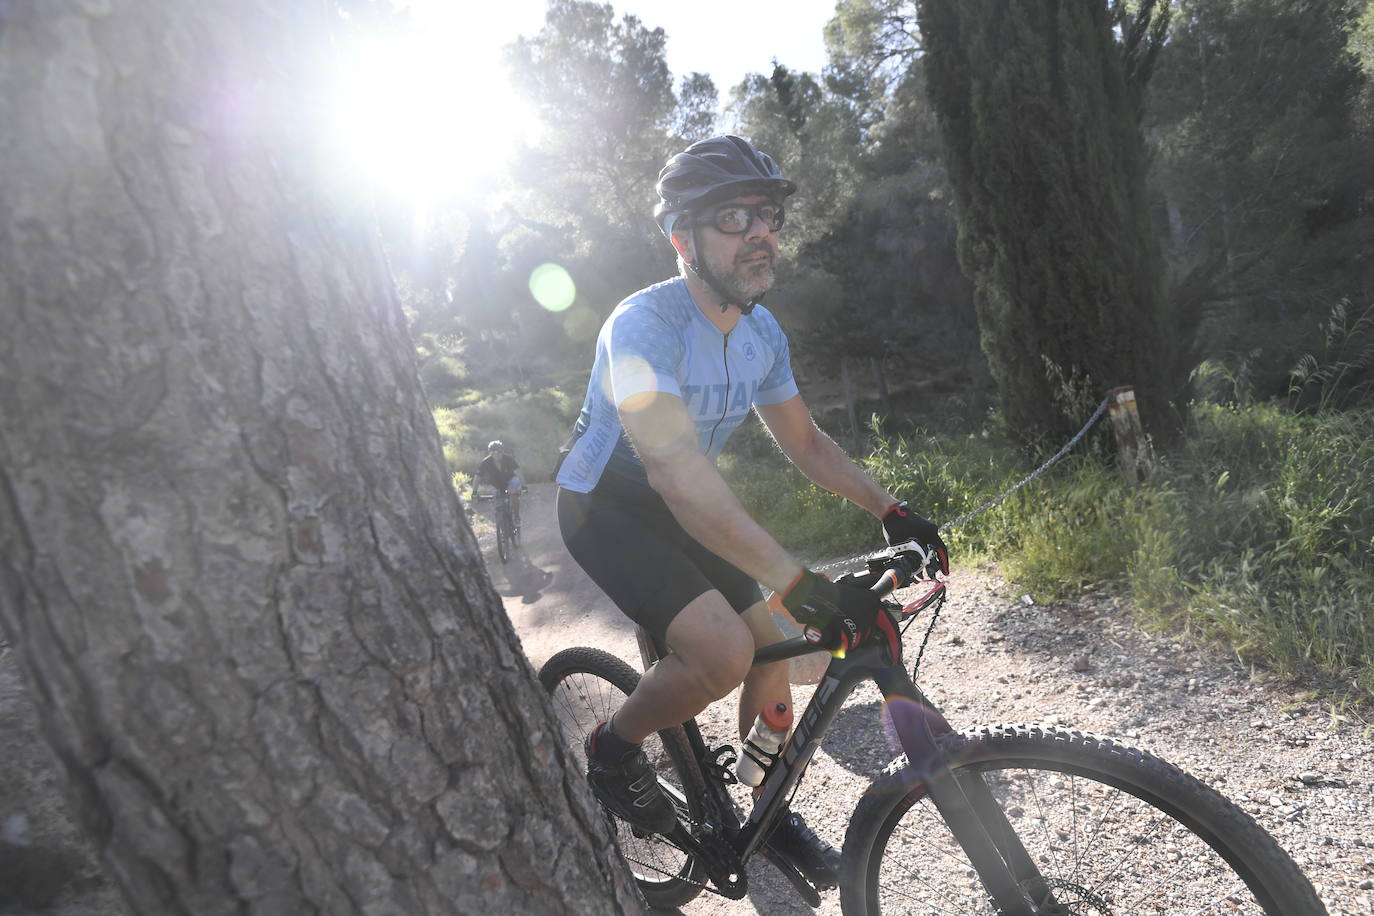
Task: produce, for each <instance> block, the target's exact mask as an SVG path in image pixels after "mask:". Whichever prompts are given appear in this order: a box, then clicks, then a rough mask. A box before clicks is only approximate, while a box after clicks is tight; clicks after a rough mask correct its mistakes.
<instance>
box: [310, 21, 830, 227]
mask: <svg viewBox="0 0 1374 916" xmlns="http://www.w3.org/2000/svg"><path fill="white" fill-rule="evenodd" d="M397 3H398V5H406V6H408V7H409V8H410V12H411V25H410V27H409V28H408V29H405V30H404V31H403V32H402V33H399V34H397V33H388V32H385V31H384V32H381V33H369V32H365V31H364V32H361V33H358V34H352V33H350V34H349V36H348V39H347V41H346V43H345V44H344V45H343V46H342V47H341V48H340V53H341V55H342V60H343V64H342V66H340V67H338V68H337V74H338V75H337V79H336V80H335V85H334V86H333V88H332V89H331V90H330V94H329V99H328V101H327V104H328V105H329V110H330V112H331V114H330V122H329V123H330V126H329V128H328V130H329V134H330V137H329V141H328V148H329V149H330V150H331V156H332V157H333V160H332V161H333V162H334V163H335V167H337V168H339V169H341V170H343V174H344V175H346V176H348V177H347V179H346V180H352V181H359V180H365V181H366V182H367V183H368V185H369V186H371V187H372V188H373V189H374V190H375V191H376V192H378V193H380V194H384V195H386V196H389V197H393V198H400V199H405V200H411V201H416V202H417V206H419V205H420V204H419V202H422V201H433V200H435V199H436V198H441V197H445V196H449V195H452V194H462V195H465V196H469V197H471V196H475V195H479V194H481V193H482V192H483V190H484V189H485V188H487V187H488V186H489V185H490V183H491V181H492V180H493V178H494V173H495V172H496V171H497V170H498V169H499V168H500V167H501V163H502V162H503V161H504V158H505V157H504V155H503V152H504V150H505V149H508V148H512V147H513V145H514V144H515V143H516V142H517V141H518V140H519V139H520V138H521V137H528V136H530V135H531V133H532V132H534V131H537V130H539V129H541V127H542V125H541V124H540V122H539V120H538V116H537V114H535V112H534V110H533V108H532V106H531V105H530V104H529V101H528V100H527V99H525V98H524V97H523V96H522V95H520V94H519V93H518V92H517V91H515V90H514V88H513V87H512V86H511V85H510V84H509V82H508V80H507V77H506V72H507V71H506V65H505V58H504V53H503V52H504V49H505V47H506V46H507V45H509V44H510V43H511V42H513V41H515V39H516V38H517V37H520V36H526V37H533V36H534V35H536V34H537V33H538V32H539V29H540V28H541V27H542V26H543V24H544V11H545V9H546V8H547V4H546V0H408V2H407V0H397ZM834 5H835V0H785V2H784V0H765V2H762V3H760V2H754V3H750V2H747V0H686V2H683V3H668V2H665V0H620V2H619V3H614V4H612V6H613V8H614V9H615V11H616V18H617V21H618V20H619V18H620V17H621V16H623V15H624V14H625V13H626V12H629V13H633V14H634V15H636V16H638V17H639V19H640V21H641V22H642V23H643V24H644V26H645V27H646V28H662V29H663V30H664V32H665V33H666V34H667V40H666V45H665V46H666V54H667V59H668V66H669V69H670V70H672V73H673V78H674V85H675V86H677V85H680V83H681V80H682V77H683V76H685V75H686V74H688V73H691V72H694V71H695V72H703V73H709V74H710V75H711V78H712V80H714V81H715V84H716V90H717V92H718V93H719V98H720V101H721V103H722V105H724V103H725V102H727V101H728V100H729V93H730V89H731V88H732V87H733V86H735V85H736V84H737V83H739V82H740V81H741V80H742V79H744V77H745V75H746V74H749V73H762V74H764V75H767V74H769V73H771V72H772V70H773V64H772V61H773V58H775V57H776V58H777V59H778V61H779V62H780V63H783V64H785V65H786V66H787V67H789V68H790V69H792V70H795V71H799V72H801V71H804V72H811V73H819V72H820V70H821V68H822V67H824V66H825V63H826V60H825V39H824V37H823V34H822V32H823V29H824V28H825V24H826V23H827V22H828V21H829V20H830V18H831V17H832V16H833V15H834ZM436 113H440V114H439V115H437V116H436ZM473 124H481V125H486V126H487V127H489V128H490V129H489V130H488V131H487V133H486V134H485V137H484V142H483V143H481V144H473V143H472V142H471V137H470V136H469V134H470V132H471V126H472V125H473ZM721 126H722V127H725V126H728V125H724V124H722V125H721Z"/></svg>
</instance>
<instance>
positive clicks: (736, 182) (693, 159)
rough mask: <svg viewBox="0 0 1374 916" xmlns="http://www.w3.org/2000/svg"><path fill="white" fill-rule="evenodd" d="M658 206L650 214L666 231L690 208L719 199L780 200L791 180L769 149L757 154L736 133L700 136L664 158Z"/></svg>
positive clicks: (790, 189) (667, 233) (789, 188)
mask: <svg viewBox="0 0 1374 916" xmlns="http://www.w3.org/2000/svg"><path fill="white" fill-rule="evenodd" d="M657 190H658V197H659V202H658V205H657V206H655V207H654V219H655V220H656V221H657V222H658V226H659V228H660V229H662V230H663V234H664V235H665V236H671V235H672V233H673V224H674V223H675V222H676V221H677V219H678V217H679V216H681V215H682V214H684V213H690V212H692V211H694V210H699V209H701V208H703V207H706V206H709V205H710V204H712V203H715V202H716V201H720V200H726V199H727V198H730V197H738V196H740V195H743V194H768V195H772V196H774V197H776V198H777V199H778V200H782V199H783V198H784V197H786V196H787V195H789V194H791V193H793V192H795V191H796V190H797V186H796V184H795V183H793V182H791V181H788V180H787V179H786V178H784V177H782V170H781V169H779V168H778V164H777V163H776V162H774V161H773V157H772V156H769V155H768V154H767V153H761V152H759V151H758V150H756V149H754V147H753V146H752V145H751V144H750V143H749V141H748V140H745V139H742V138H740V137H733V136H728V135H727V136H722V137H711V138H709V139H706V140H698V141H697V142H696V143H693V144H692V145H691V146H689V147H687V148H686V149H685V150H683V151H682V152H680V153H678V154H677V155H675V156H673V157H672V158H671V159H669V160H668V163H667V165H665V166H663V171H661V172H659V173H658V188H657Z"/></svg>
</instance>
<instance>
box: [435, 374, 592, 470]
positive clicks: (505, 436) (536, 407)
mask: <svg viewBox="0 0 1374 916" xmlns="http://www.w3.org/2000/svg"><path fill="white" fill-rule="evenodd" d="M579 397H580V396H579ZM579 405H580V400H574V399H573V398H572V397H570V396H569V395H567V394H565V393H563V392H562V391H559V390H557V389H544V390H541V391H536V392H534V393H532V394H523V395H521V394H507V395H502V396H500V397H495V398H489V399H479V400H476V401H474V402H473V403H470V404H467V405H465V406H461V407H439V408H436V409H435V410H434V422H435V425H436V426H438V428H439V439H440V441H441V442H442V443H443V446H444V458H445V460H446V461H447V462H448V466H449V469H450V470H451V471H453V472H454V473H455V475H457V474H467V475H471V474H472V473H473V472H474V471H476V469H477V465H478V464H479V463H481V461H482V459H483V458H484V457H486V454H487V443H488V442H490V441H491V440H492V439H500V440H501V441H502V442H504V443H505V444H506V448H507V449H508V450H509V451H510V453H511V454H513V455H514V456H515V460H516V461H519V462H520V467H521V469H522V471H523V472H524V479H525V480H526V482H537V481H541V480H549V479H550V478H551V476H552V471H553V463H554V460H555V459H556V457H557V454H558V448H559V446H561V445H562V444H563V442H564V440H566V439H567V437H568V433H569V432H570V431H571V430H572V424H573V420H574V418H575V417H576V414H577V409H578V406H579Z"/></svg>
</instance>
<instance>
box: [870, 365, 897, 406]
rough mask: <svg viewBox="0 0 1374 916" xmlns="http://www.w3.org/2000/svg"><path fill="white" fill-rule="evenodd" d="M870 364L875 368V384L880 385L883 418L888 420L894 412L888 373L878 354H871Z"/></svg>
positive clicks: (879, 393) (879, 400)
mask: <svg viewBox="0 0 1374 916" xmlns="http://www.w3.org/2000/svg"><path fill="white" fill-rule="evenodd" d="M868 364H869V366H871V367H872V368H873V384H874V385H876V386H877V387H878V403H879V404H880V405H881V407H882V411H883V419H884V420H886V419H888V418H889V417H891V416H892V414H893V413H894V411H893V409H892V395H891V394H889V393H888V390H887V373H886V372H884V371H883V361H882V360H881V359H879V358H878V357H876V356H870V357H869V358H868Z"/></svg>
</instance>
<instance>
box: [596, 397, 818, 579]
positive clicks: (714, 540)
mask: <svg viewBox="0 0 1374 916" xmlns="http://www.w3.org/2000/svg"><path fill="white" fill-rule="evenodd" d="M620 422H621V424H622V425H623V426H624V427H625V432H626V434H627V435H628V436H629V437H630V442H631V443H632V444H633V445H634V447H635V451H636V452H637V453H638V454H639V457H640V460H641V461H643V462H644V467H645V469H646V470H647V471H648V472H649V484H650V486H652V487H653V488H654V489H655V490H656V491H657V492H658V494H659V495H660V496H662V497H663V501H664V502H665V503H667V504H668V508H669V509H671V510H672V513H673V517H674V518H676V519H677V521H678V524H680V525H681V526H682V527H683V528H684V529H685V530H686V531H687V533H688V534H690V535H691V536H692V537H694V538H696V539H697V540H698V541H700V542H701V543H702V544H703V545H704V546H705V547H706V548H707V549H709V550H710V551H711V552H712V553H714V554H716V555H717V556H720V557H724V558H725V559H726V560H729V561H730V562H731V563H733V564H734V565H735V566H737V567H739V568H740V569H741V570H743V571H744V572H745V573H748V574H749V575H750V576H753V577H754V578H755V579H756V580H758V581H759V582H761V583H763V584H764V585H766V586H767V587H768V588H771V589H773V590H774V591H782V590H784V589H786V588H787V586H788V585H789V584H791V582H792V580H793V579H795V578H796V577H797V576H798V575H799V574H800V573H801V569H802V567H801V564H800V563H798V562H797V561H796V560H795V559H793V558H792V556H791V555H790V554H789V553H788V552H787V551H786V550H784V549H783V548H782V546H781V545H780V544H778V542H777V541H775V540H773V537H772V535H770V534H769V533H768V532H767V531H764V530H763V528H761V527H759V525H758V523H757V522H755V521H754V520H753V519H751V518H750V517H749V515H748V513H746V512H745V511H744V509H743V508H742V507H741V506H740V504H739V501H738V500H737V499H735V494H734V493H732V492H730V487H729V486H727V485H726V483H725V481H724V480H723V479H722V478H721V476H720V472H719V471H717V470H716V467H715V465H714V464H712V463H711V462H710V460H708V459H707V457H706V456H705V455H703V454H702V453H701V450H700V447H699V446H698V444H697V433H696V427H695V426H693V424H692V420H691V418H690V417H689V416H688V414H687V406H686V405H685V404H684V403H683V401H682V399H681V398H679V397H677V396H676V395H671V394H665V393H663V392H661V391H660V392H646V393H644V394H636V395H632V396H630V397H629V398H627V399H626V400H625V401H624V402H623V403H622V404H621V405H620Z"/></svg>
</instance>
